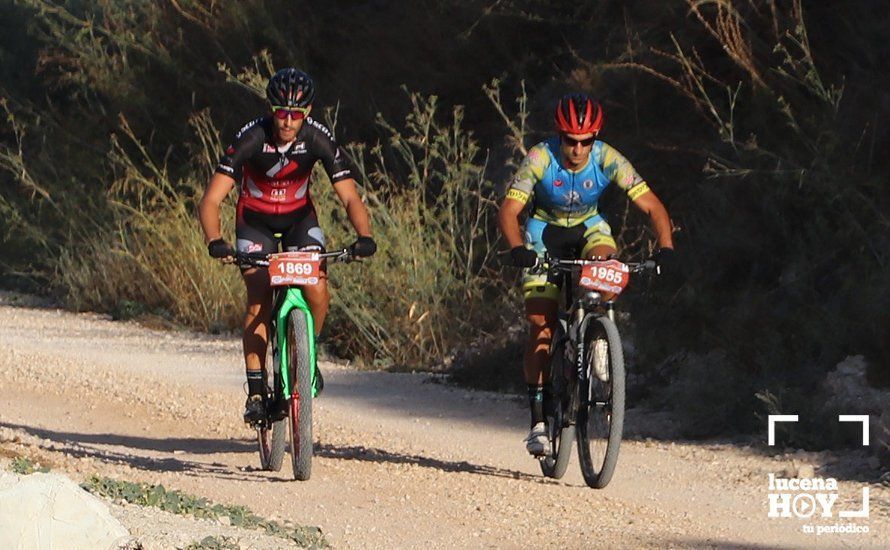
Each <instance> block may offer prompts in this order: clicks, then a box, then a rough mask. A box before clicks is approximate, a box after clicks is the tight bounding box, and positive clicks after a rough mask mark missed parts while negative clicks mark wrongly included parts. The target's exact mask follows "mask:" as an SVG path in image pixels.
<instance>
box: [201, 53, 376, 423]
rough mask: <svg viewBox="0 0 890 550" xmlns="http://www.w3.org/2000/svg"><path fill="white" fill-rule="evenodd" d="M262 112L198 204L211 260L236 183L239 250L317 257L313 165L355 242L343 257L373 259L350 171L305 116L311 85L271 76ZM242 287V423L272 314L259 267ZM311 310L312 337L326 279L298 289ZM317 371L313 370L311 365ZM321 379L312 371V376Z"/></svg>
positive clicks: (260, 394) (220, 254) (246, 274)
mask: <svg viewBox="0 0 890 550" xmlns="http://www.w3.org/2000/svg"><path fill="white" fill-rule="evenodd" d="M266 98H267V99H268V100H269V112H268V113H267V114H266V115H265V116H262V117H259V118H256V119H254V120H252V121H250V122H248V123H247V124H245V125H244V127H243V128H241V130H239V131H238V133H237V134H236V135H235V140H234V142H233V143H232V144H231V145H230V146H229V147H228V148H227V149H226V151H225V153H224V154H223V156H222V158H221V159H220V161H219V164H218V165H217V167H216V171H215V173H214V174H213V176H212V177H211V178H210V182H209V183H208V184H207V189H206V190H205V192H204V197H203V198H202V199H201V204H200V206H199V215H200V219H201V227H202V228H203V229H204V238H205V240H206V242H207V249H208V252H209V253H210V255H211V256H213V257H214V258H220V259H222V260H223V261H226V262H230V261H232V260H233V257H232V256H233V254H234V249H233V248H232V246H231V245H230V244H229V243H228V242H226V241H225V240H224V239H223V237H222V231H221V229H220V219H219V207H220V204H221V203H222V201H223V200H224V199H225V198H226V196H227V195H228V193H229V191H230V190H231V189H232V187H233V186H234V185H235V183H236V181H237V182H238V183H239V184H240V186H239V193H238V205H237V220H236V226H235V237H236V243H235V244H236V247H237V250H238V251H239V252H257V253H267V254H268V253H272V252H278V247H279V245H280V246H281V247H282V248H283V249H284V250H287V251H297V250H313V251H315V250H317V251H320V252H323V251H324V246H325V239H324V232H323V231H322V230H321V228H320V227H319V226H318V217H317V216H316V213H315V206H314V205H313V204H312V199H311V197H310V194H309V184H310V183H311V181H310V176H311V175H312V167H313V166H314V165H315V163H316V162H318V161H321V163H322V165H323V166H324V169H325V172H327V174H328V177H329V178H330V180H331V184H332V185H333V187H334V192H335V193H336V194H337V197H338V198H339V199H340V202H341V203H342V204H343V207H344V208H345V210H346V215H347V217H348V218H349V222H350V223H351V224H352V226H353V227H354V228H355V231H356V233H357V234H358V238H357V240H356V241H355V243H354V244H353V245H352V246H351V247H350V252H351V253H352V254H353V255H355V256H359V257H367V256H371V255H373V254H374V252H375V251H376V250H377V245H376V243H375V242H374V239H373V238H371V224H370V221H369V219H368V211H367V209H366V208H365V205H364V203H363V202H362V199H361V197H360V196H359V193H358V190H357V188H356V181H355V170H354V168H353V167H352V165H351V163H350V162H349V159H348V158H347V156H346V152H345V151H343V148H342V147H340V146H339V145H338V144H337V142H336V141H335V140H334V136H333V134H332V133H331V131H330V130H329V129H328V128H327V127H325V125H323V124H322V123H321V122H319V121H317V120H315V119H313V118H312V117H311V116H309V113H310V112H311V111H312V101H313V99H314V98H315V84H314V83H313V81H312V78H310V77H309V75H307V74H306V73H304V72H303V71H300V70H297V69H294V68H287V69H281V70H280V71H278V72H276V73H275V74H274V75H273V76H272V78H271V79H269V83H268V85H267V87H266ZM241 275H242V277H243V278H244V284H245V285H246V286H247V311H246V313H245V315H244V335H243V344H244V361H245V364H246V366H247V392H248V397H247V403H246V405H245V411H244V420H245V422H256V421H258V420H261V419H263V418H265V417H266V413H265V403H264V395H265V393H266V382H265V380H263V377H262V370H261V366H262V365H264V364H265V357H266V342H267V339H268V333H269V323H270V320H271V313H272V299H271V296H272V290H271V287H270V285H269V275H268V272H267V270H266V269H260V268H256V267H252V268H242V271H241ZM302 290H303V296H304V297H305V298H306V301H307V302H308V303H309V308H310V309H311V310H312V317H313V318H314V320H315V332H316V335H318V333H319V332H320V331H321V328H322V325H323V324H324V319H325V315H326V314H327V311H328V303H329V301H330V295H329V294H328V286H327V279H326V278H325V277H322V278H321V280H320V281H319V284H317V285H314V286H306V287H303V289H302ZM316 369H317V366H316ZM317 377H318V379H319V380H321V377H320V373H318V375H317Z"/></svg>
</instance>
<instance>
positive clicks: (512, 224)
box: [498, 197, 525, 248]
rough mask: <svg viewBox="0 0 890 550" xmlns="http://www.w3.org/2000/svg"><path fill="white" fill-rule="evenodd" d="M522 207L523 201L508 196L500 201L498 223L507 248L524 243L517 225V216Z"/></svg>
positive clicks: (520, 212)
mask: <svg viewBox="0 0 890 550" xmlns="http://www.w3.org/2000/svg"><path fill="white" fill-rule="evenodd" d="M524 209H525V203H523V202H521V201H518V200H516V199H513V198H510V197H507V198H506V199H504V202H502V203H501V208H500V210H499V211H498V224H499V225H500V227H501V233H502V234H503V235H504V240H506V241H507V245H508V247H509V248H515V247H517V246H522V245H523V244H524V243H523V241H522V229H521V228H520V226H519V216H520V214H522V211H523V210H524Z"/></svg>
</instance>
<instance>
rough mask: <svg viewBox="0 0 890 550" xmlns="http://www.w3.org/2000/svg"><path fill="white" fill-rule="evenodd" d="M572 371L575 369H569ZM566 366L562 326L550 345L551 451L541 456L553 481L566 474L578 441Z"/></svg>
mask: <svg viewBox="0 0 890 550" xmlns="http://www.w3.org/2000/svg"><path fill="white" fill-rule="evenodd" d="M569 368H571V367H570V366H569ZM567 374H569V373H568V372H567V370H566V364H565V331H564V330H563V328H562V324H561V323H560V324H559V325H558V326H557V329H556V330H555V331H554V334H553V340H552V341H551V344H550V387H551V388H552V389H551V392H552V396H551V398H550V401H551V402H550V403H549V406H548V407H547V410H545V411H544V414H545V417H546V419H547V429H548V432H549V433H548V436H549V439H550V452H549V453H548V454H547V455H545V456H543V457H541V458H540V459H539V462H540V464H541V473H543V474H544V475H545V476H547V477H552V478H553V479H560V478H561V477H562V476H563V475H565V473H566V469H567V468H568V466H569V460H570V458H571V455H572V443H573V442H574V441H575V429H574V427H573V426H572V425H571V424H570V422H569V420H568V415H567V412H568V411H567V408H568V407H569V406H570V399H569V395H571V391H573V387H574V384H573V383H572V381H571V380H572V377H571V376H567Z"/></svg>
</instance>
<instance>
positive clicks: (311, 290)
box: [302, 273, 331, 336]
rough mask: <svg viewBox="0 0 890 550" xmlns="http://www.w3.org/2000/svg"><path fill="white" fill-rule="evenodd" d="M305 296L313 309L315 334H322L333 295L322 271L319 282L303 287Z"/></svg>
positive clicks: (311, 309) (310, 308)
mask: <svg viewBox="0 0 890 550" xmlns="http://www.w3.org/2000/svg"><path fill="white" fill-rule="evenodd" d="M302 290H303V296H304V297H305V298H306V302H307V303H308V304H309V310H310V311H312V319H313V321H314V322H315V335H316V336H318V335H319V334H321V327H323V326H324V320H325V317H327V316H328V304H329V303H330V301H331V295H330V293H329V292H328V278H327V276H326V275H325V274H324V273H322V275H321V276H320V277H319V278H318V284H317V285H312V286H304V287H302Z"/></svg>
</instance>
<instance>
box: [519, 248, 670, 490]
mask: <svg viewBox="0 0 890 550" xmlns="http://www.w3.org/2000/svg"><path fill="white" fill-rule="evenodd" d="M533 269H535V271H536V272H538V273H546V274H547V275H548V276H552V277H554V278H556V279H557V280H561V282H562V287H563V289H564V293H565V299H564V302H563V304H564V308H563V309H562V310H561V311H560V313H559V323H558V324H557V326H556V329H555V331H554V334H553V339H552V341H551V344H550V384H551V393H550V395H549V396H545V401H546V402H545V417H546V420H547V427H548V439H549V441H550V448H549V452H548V453H546V454H545V455H544V456H542V457H540V458H539V461H540V465H541V471H542V472H543V474H544V475H546V476H548V477H552V478H555V479H559V478H561V477H562V476H563V475H564V474H565V472H566V468H567V467H568V464H569V460H570V456H571V451H572V443H573V442H574V441H575V439H576V438H577V443H578V460H579V462H580V463H581V473H582V474H583V476H584V481H585V482H586V483H587V485H588V486H590V487H593V488H596V489H602V488H603V487H605V486H606V485H608V484H609V481H610V480H611V479H612V474H613V473H614V472H615V466H616V464H617V463H618V448H619V446H620V445H621V437H622V433H623V430H624V393H625V387H624V382H625V378H624V375H625V373H624V352H623V350H622V347H621V336H620V335H619V333H618V328H617V327H616V326H615V310H614V304H613V302H612V301H611V300H610V301H605V300H603V293H609V294H613V295H614V296H617V295H618V294H620V293H621V292H622V290H624V288H625V286H627V283H628V281H629V279H630V275H631V274H633V273H641V272H643V271H646V270H656V269H657V266H656V263H655V262H654V261H653V260H647V261H645V262H641V263H623V262H620V261H618V260H614V259H611V260H563V259H557V258H552V257H550V256H549V255H548V256H546V257H545V258H544V261H543V262H541V264H540V266H539V267H537V268H533Z"/></svg>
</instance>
